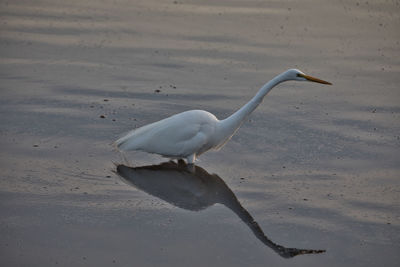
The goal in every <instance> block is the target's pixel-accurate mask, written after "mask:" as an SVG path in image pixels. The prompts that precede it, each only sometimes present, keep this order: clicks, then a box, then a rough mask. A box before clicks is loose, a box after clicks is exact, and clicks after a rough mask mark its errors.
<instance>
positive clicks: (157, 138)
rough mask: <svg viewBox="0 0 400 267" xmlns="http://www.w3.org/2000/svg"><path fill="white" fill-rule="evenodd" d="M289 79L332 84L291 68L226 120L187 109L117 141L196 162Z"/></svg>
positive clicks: (131, 147) (123, 147)
mask: <svg viewBox="0 0 400 267" xmlns="http://www.w3.org/2000/svg"><path fill="white" fill-rule="evenodd" d="M288 80H297V81H312V82H318V83H323V84H330V83H328V82H326V81H323V80H320V79H317V78H314V77H311V76H308V75H305V74H304V73H302V72H301V71H299V70H296V69H290V70H288V71H285V72H283V73H282V74H280V75H278V76H276V77H275V78H274V79H272V80H271V81H269V82H268V83H266V84H265V85H264V86H263V87H262V88H261V89H260V90H259V92H258V93H257V94H256V95H255V96H254V97H253V98H252V99H251V100H250V101H249V102H248V103H247V104H246V105H244V106H243V107H242V108H241V109H239V110H238V111H237V112H235V113H234V114H232V115H231V116H229V117H228V118H226V119H224V120H218V119H217V118H216V117H215V116H214V115H213V114H211V113H210V112H207V111H204V110H190V111H185V112H182V113H179V114H176V115H173V116H171V117H168V118H166V119H163V120H160V121H157V122H154V123H151V124H148V125H145V126H143V127H140V128H138V129H135V130H132V131H131V132H129V133H128V134H126V135H125V136H123V137H121V138H120V139H118V140H117V141H115V145H116V146H117V147H118V149H120V150H123V151H128V150H140V151H145V152H148V153H156V154H159V155H162V156H164V157H168V158H186V160H187V161H188V163H194V161H195V160H196V157H198V156H200V155H201V154H203V153H204V152H206V151H208V150H210V149H212V148H213V149H219V148H221V147H222V146H223V145H224V144H225V143H226V142H227V141H228V140H229V139H230V138H231V137H232V135H233V134H234V133H235V132H236V130H237V129H238V128H239V127H240V125H241V124H242V122H243V121H244V119H245V118H246V117H247V116H248V115H249V114H250V113H251V112H253V110H254V109H255V108H256V107H257V106H258V105H259V104H260V103H261V102H262V100H263V98H264V97H265V95H266V94H267V93H268V92H269V91H270V90H271V89H272V88H273V87H275V86H276V85H278V84H279V83H281V82H284V81H288Z"/></svg>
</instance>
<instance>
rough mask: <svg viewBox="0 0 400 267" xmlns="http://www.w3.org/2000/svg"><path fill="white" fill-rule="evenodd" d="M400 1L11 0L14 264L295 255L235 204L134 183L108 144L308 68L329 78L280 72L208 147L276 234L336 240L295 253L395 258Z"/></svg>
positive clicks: (7, 13) (4, 109) (6, 193)
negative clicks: (257, 232)
mask: <svg viewBox="0 0 400 267" xmlns="http://www.w3.org/2000/svg"><path fill="white" fill-rule="evenodd" d="M317 2H318V3H317ZM399 11H400V7H399V5H398V4H396V3H391V2H390V3H388V2H381V1H368V2H357V3H356V2H355V3H342V2H341V1H324V2H323V3H321V2H320V1H314V0H311V1H307V2H302V3H300V2H299V3H297V2H292V1H279V2H270V1H265V2H263V1H224V2H221V3H215V1H200V2H199V1H167V2H165V1H155V0H154V1H153V0H152V1H102V2H101V3H99V2H97V1H92V0H88V1H84V2H82V1H68V2H64V1H51V2H48V1H35V3H31V2H29V1H12V2H8V3H6V2H3V3H0V53H1V54H0V57H1V60H0V89H1V91H0V92H1V99H0V103H1V105H0V122H1V128H0V134H1V137H2V138H1V141H0V142H1V147H2V149H1V152H0V166H1V170H2V179H1V180H0V198H1V202H0V203H1V204H0V212H1V214H2V215H1V217H0V234H1V236H2V241H1V242H0V247H1V248H0V262H1V264H2V265H6V266H32V265H35V266H36V265H38V266H39V265H40V266H52V265H57V266H71V265H74V266H110V265H115V266H189V265H190V266H265V265H266V264H269V265H271V266H287V264H289V262H288V261H287V260H286V259H283V258H281V257H280V256H279V255H277V254H276V253H274V251H272V250H271V249H269V248H268V247H266V246H265V245H264V244H262V243H261V242H260V241H259V240H258V239H257V238H256V237H255V236H254V234H253V233H252V232H251V230H249V228H248V226H247V225H246V223H243V221H242V220H241V219H239V217H238V216H237V215H236V214H235V213H234V212H232V211H231V210H230V209H227V208H226V207H225V206H224V205H221V204H215V205H211V206H210V207H207V208H206V209H203V210H201V211H199V212H195V211H191V210H185V209H182V208H179V207H177V206H176V205H174V204H173V203H169V202H168V201H164V200H162V199H161V198H158V197H157V196H154V195H151V194H148V193H146V192H144V191H141V190H140V189H138V188H134V187H130V186H128V185H127V184H125V183H124V182H123V181H121V179H120V178H119V177H118V175H116V173H115V164H114V163H117V164H118V163H123V159H122V158H121V157H120V155H119V154H118V153H117V152H116V151H113V149H112V147H111V145H110V144H111V143H112V142H113V141H114V140H115V139H116V138H117V137H118V136H120V135H121V134H123V133H124V132H127V131H129V130H131V129H132V128H135V127H139V126H142V125H145V124H148V123H150V122H153V121H157V120H159V119H162V118H164V117H166V116H169V115H172V114H175V113H178V112H181V111H185V110H188V109H204V110H208V111H210V112H212V113H214V114H216V116H217V117H218V118H224V117H226V116H228V115H230V114H231V113H232V112H234V111H235V110H236V109H238V108H239V107H241V106H242V105H243V104H244V103H246V101H248V100H249V99H250V98H251V97H252V96H253V95H254V94H255V93H256V92H257V90H258V88H259V87H261V86H262V85H263V84H264V83H265V82H267V81H268V80H269V79H271V78H272V77H274V76H275V75H276V74H279V73H280V72H282V71H284V70H286V69H288V68H299V69H301V70H302V71H304V72H306V73H309V74H310V75H314V76H317V77H320V78H322V79H326V80H328V81H330V82H332V83H333V86H331V87H329V88H328V87H321V86H318V85H314V84H305V83H287V84H284V85H281V86H279V87H277V88H275V89H274V90H273V91H272V92H271V93H270V94H269V95H268V96H267V97H266V99H265V100H264V102H263V104H262V105H261V106H260V107H259V108H258V109H257V110H256V111H255V112H254V114H252V115H251V117H250V119H249V121H247V122H246V123H245V124H244V125H243V126H242V128H241V129H240V130H239V131H238V133H237V134H236V135H235V136H234V137H233V138H232V140H231V141H230V142H229V143H228V144H227V145H226V146H225V147H224V148H223V149H222V150H221V151H218V152H211V153H207V154H204V155H203V156H201V157H200V161H199V162H198V165H199V166H201V167H202V168H203V169H204V170H205V171H206V172H207V173H209V174H210V175H212V174H216V175H217V176H218V177H220V178H221V179H222V180H223V181H224V183H226V186H227V187H228V188H229V190H231V191H232V192H233V194H234V195H235V197H236V198H237V199H238V201H239V202H240V203H241V205H242V206H243V207H244V209H246V210H247V211H248V213H249V214H251V216H252V217H253V218H254V220H256V221H257V223H258V224H259V225H260V227H261V228H262V230H263V231H264V232H265V234H266V236H268V238H269V239H271V240H272V241H274V242H276V243H278V244H280V245H283V246H286V247H297V248H311V249H326V250H327V252H326V253H324V254H319V255H305V256H297V257H295V258H293V259H291V260H289V261H290V265H294V266H377V265H382V266H396V265H397V263H398V262H399V256H398V251H399V240H400V236H399V233H400V210H399V205H400V199H399V198H400V197H399V196H400V194H399V192H400V182H399V179H398V177H399V174H400V161H399V159H400V153H399V151H400V150H399V147H400V134H399V133H400V123H399V122H400V121H399V116H400V105H399V103H400V101H399V100H400V93H399V90H398V84H399V81H400V79H399V77H400V76H399V72H400V64H399V54H400V53H399V50H400V43H399V42H400V38H399V37H400V34H399V33H398V29H399V26H400V17H399V14H400V12H399ZM128 158H129V161H130V162H129V163H130V165H132V166H143V165H151V164H159V163H161V162H163V161H164V160H165V159H162V158H160V157H157V156H154V155H147V154H144V153H131V154H129V157H128Z"/></svg>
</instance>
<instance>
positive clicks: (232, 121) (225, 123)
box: [220, 73, 285, 137]
mask: <svg viewBox="0 0 400 267" xmlns="http://www.w3.org/2000/svg"><path fill="white" fill-rule="evenodd" d="M283 74H284V73H282V74H280V75H278V76H276V77H275V78H273V79H272V80H270V81H269V82H267V83H266V84H265V85H264V86H263V87H261V89H260V90H259V91H258V92H257V94H256V95H255V96H254V97H253V98H252V99H251V100H250V101H249V102H247V104H246V105H244V106H243V107H241V108H240V109H239V110H238V111H236V112H235V113H233V114H232V115H231V116H229V117H228V118H226V119H224V120H221V121H220V125H221V130H222V131H223V132H224V133H226V134H229V133H231V135H230V136H229V137H231V136H232V135H233V134H234V133H235V132H236V130H237V129H238V128H239V127H240V126H241V125H242V123H243V122H244V120H245V119H246V118H247V117H248V116H249V115H250V114H251V113H252V112H253V111H254V110H255V109H256V108H257V107H258V105H260V103H261V102H262V101H263V99H264V97H265V96H266V95H267V94H268V93H269V92H270V91H271V89H272V88H274V87H275V86H276V85H278V84H279V83H281V82H283V81H285V79H284V77H283Z"/></svg>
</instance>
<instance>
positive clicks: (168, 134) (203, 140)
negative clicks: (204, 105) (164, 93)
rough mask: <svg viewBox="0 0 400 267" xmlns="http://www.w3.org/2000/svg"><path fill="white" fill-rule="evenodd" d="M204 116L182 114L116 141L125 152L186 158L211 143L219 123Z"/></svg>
mask: <svg viewBox="0 0 400 267" xmlns="http://www.w3.org/2000/svg"><path fill="white" fill-rule="evenodd" d="M201 115H203V114H202V113H198V112H197V113H196V112H192V113H180V114H177V115H174V116H172V117H169V118H166V119H164V120H161V121H158V122H155V123H152V124H149V125H146V126H144V127H141V128H139V129H137V130H134V131H131V132H130V133H128V134H127V135H126V136H124V137H122V138H120V139H119V140H117V141H116V145H117V146H118V147H119V148H120V149H122V150H142V151H146V152H149V153H157V154H160V155H163V156H167V157H186V156H188V155H191V154H193V153H195V152H197V151H198V150H199V149H200V148H202V147H203V146H204V145H205V144H207V142H208V141H209V140H210V137H211V136H212V133H213V131H214V130H215V120H214V119H213V118H212V117H211V118H208V117H207V116H201Z"/></svg>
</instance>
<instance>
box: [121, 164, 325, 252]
mask: <svg viewBox="0 0 400 267" xmlns="http://www.w3.org/2000/svg"><path fill="white" fill-rule="evenodd" d="M117 174H118V175H119V176H121V177H122V179H123V180H124V181H125V182H126V183H127V184H129V185H132V186H134V187H135V188H138V189H140V190H142V191H144V192H146V193H148V194H150V195H153V196H155V197H158V198H160V199H162V200H164V201H167V202H168V203H171V204H172V205H174V206H176V207H179V208H182V209H186V210H191V211H199V210H202V209H206V208H207V207H210V206H212V205H214V204H216V203H220V204H223V205H225V206H226V207H228V208H229V209H231V210H232V211H233V212H234V213H236V214H237V215H238V216H239V217H240V219H241V220H242V221H243V222H244V223H245V224H246V225H247V226H248V227H249V228H250V229H251V231H252V232H253V233H254V235H255V236H256V237H257V238H258V239H259V240H260V241H261V242H263V243H264V244H265V245H266V246H268V247H270V248H271V249H272V250H274V251H275V252H276V253H278V254H279V255H280V256H281V257H283V258H292V257H294V256H297V255H302V254H318V253H323V252H325V250H312V249H297V248H286V247H283V246H280V245H278V244H276V243H274V242H273V241H271V240H270V239H269V238H268V237H267V236H266V235H265V234H264V232H263V230H262V229H261V227H260V226H259V225H258V223H257V222H256V221H255V220H254V219H253V217H252V216H251V215H250V213H249V212H248V211H247V210H246V209H245V208H243V206H242V205H241V204H240V202H239V200H238V199H237V198H236V196H235V194H234V193H233V192H232V190H231V189H230V188H229V187H228V186H227V185H226V184H225V182H224V181H223V180H222V179H221V178H220V177H219V176H218V175H216V174H209V173H208V172H207V171H206V170H204V169H203V168H201V167H198V166H188V165H186V163H185V162H183V161H178V163H175V162H173V161H170V162H165V163H162V164H159V165H151V166H142V167H135V168H132V167H127V166H125V165H117Z"/></svg>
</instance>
